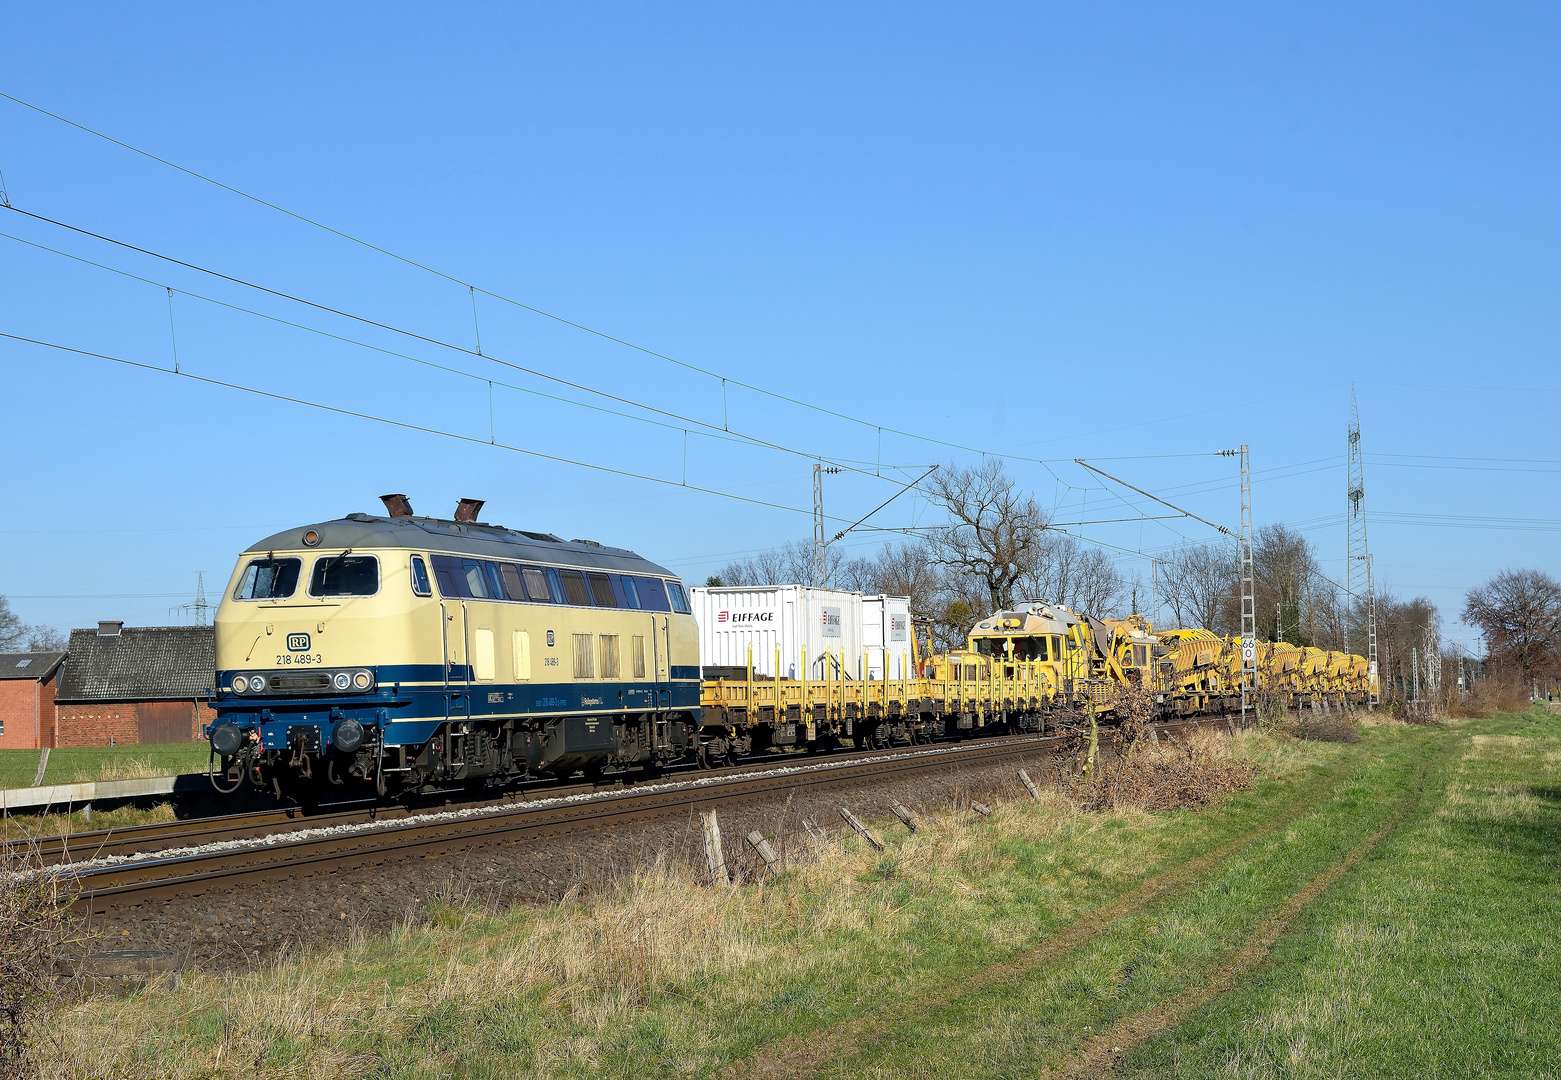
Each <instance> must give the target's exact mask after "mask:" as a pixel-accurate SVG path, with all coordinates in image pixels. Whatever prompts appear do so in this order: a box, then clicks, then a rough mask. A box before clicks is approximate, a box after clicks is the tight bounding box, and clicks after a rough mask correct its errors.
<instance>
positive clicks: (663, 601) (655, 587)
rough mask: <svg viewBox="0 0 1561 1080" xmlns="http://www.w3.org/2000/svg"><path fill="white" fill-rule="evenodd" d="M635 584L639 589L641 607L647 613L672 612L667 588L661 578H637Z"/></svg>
mask: <svg viewBox="0 0 1561 1080" xmlns="http://www.w3.org/2000/svg"><path fill="white" fill-rule="evenodd" d="M634 584H635V585H636V586H638V588H639V594H640V606H641V607H642V608H644V609H645V610H646V611H671V610H672V608H671V607H670V606H668V604H667V587H666V586H665V585H664V584H662V581H661V579H660V578H653V577H637V578H635V579H634Z"/></svg>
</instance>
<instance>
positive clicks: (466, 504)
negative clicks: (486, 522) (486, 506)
mask: <svg viewBox="0 0 1561 1080" xmlns="http://www.w3.org/2000/svg"><path fill="white" fill-rule="evenodd" d="M482 504H483V500H482V499H462V500H461V501H460V503H459V504H458V505H457V506H456V508H455V520H456V521H464V522H468V523H471V522H475V521H476V520H477V515H478V514H480V513H482Z"/></svg>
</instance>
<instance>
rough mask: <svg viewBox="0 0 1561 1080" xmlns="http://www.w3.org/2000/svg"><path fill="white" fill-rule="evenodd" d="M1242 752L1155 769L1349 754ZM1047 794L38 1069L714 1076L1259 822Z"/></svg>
mask: <svg viewBox="0 0 1561 1080" xmlns="http://www.w3.org/2000/svg"><path fill="white" fill-rule="evenodd" d="M1231 741H1232V740H1229V739H1227V738H1225V737H1224V736H1222V735H1214V734H1210V735H1208V736H1199V737H1198V739H1196V740H1193V741H1192V742H1190V743H1189V746H1188V747H1187V748H1182V747H1180V746H1179V747H1176V748H1172V747H1166V748H1165V755H1164V756H1165V760H1166V761H1168V762H1173V763H1174V762H1179V761H1180V760H1186V761H1190V762H1195V763H1197V767H1198V768H1199V769H1201V770H1203V772H1201V773H1200V774H1199V776H1200V779H1199V782H1198V791H1197V799H1199V800H1206V799H1207V798H1209V797H1212V795H1213V794H1215V793H1216V792H1215V791H1214V790H1213V789H1214V788H1215V787H1216V786H1217V784H1216V783H1214V782H1213V781H1210V780H1209V778H1208V771H1209V770H1210V769H1211V768H1212V769H1213V770H1214V771H1215V772H1220V773H1222V774H1229V775H1235V774H1236V773H1237V772H1242V771H1244V772H1245V773H1246V776H1247V779H1248V780H1250V776H1251V766H1250V765H1245V764H1244V763H1245V762H1246V761H1247V759H1248V758H1249V757H1252V756H1255V755H1261V756H1262V757H1263V760H1264V762H1265V771H1272V772H1274V773H1283V772H1285V771H1286V770H1287V768H1302V767H1308V766H1311V765H1315V764H1318V763H1321V762H1325V761H1334V760H1336V759H1337V756H1336V748H1333V747H1322V746H1311V747H1305V746H1302V745H1300V744H1296V743H1293V742H1286V741H1281V740H1274V739H1271V738H1269V737H1267V736H1263V735H1244V736H1242V737H1241V738H1239V739H1237V740H1234V742H1235V743H1237V744H1238V746H1239V750H1238V751H1237V752H1235V753H1233V752H1232V751H1231V749H1230V746H1229V744H1230V743H1231ZM1222 743H1223V744H1225V745H1224V746H1223V748H1222V747H1221V745H1220V744H1222ZM1176 755H1182V756H1181V758H1178V757H1177V756H1176ZM1143 756H1144V760H1145V761H1148V760H1149V758H1150V757H1151V754H1150V752H1149V751H1147V750H1146V751H1145V753H1144V755H1143ZM1154 756H1155V757H1156V758H1157V759H1158V757H1159V755H1154ZM1175 768H1181V766H1180V765H1179V764H1178V765H1175ZM1015 786H1016V787H1017V786H1018V785H1017V781H1016V782H1015ZM1184 786H1185V785H1184ZM1232 789H1233V788H1232ZM1119 794H1120V793H1119ZM1042 796H1043V797H1042V799H1040V800H1038V801H1037V800H1032V799H1030V798H1029V796H1028V795H1021V796H1020V797H1019V798H1015V799H1012V800H1008V801H1004V800H999V799H996V798H995V797H993V798H991V801H992V813H991V814H990V815H989V816H982V815H979V814H977V813H975V812H974V811H972V810H971V809H969V808H968V806H964V805H954V806H950V805H948V803H947V802H945V803H944V804H943V805H942V806H919V807H913V809H914V810H916V812H917V818H918V829H917V831H916V832H914V833H909V832H907V830H906V829H905V828H904V827H903V826H900V825H899V824H898V823H897V822H895V821H893V820H890V821H888V822H884V821H878V822H870V823H869V824H870V825H872V827H873V828H874V830H875V831H876V832H877V833H878V835H879V836H880V837H881V838H882V839H884V840H885V841H886V843H887V850H884V851H881V852H880V851H874V850H871V849H870V848H868V847H867V846H866V845H865V844H864V843H862V842H860V840H859V839H858V838H856V837H855V836H854V835H844V836H843V835H841V834H840V833H838V832H835V833H831V834H829V835H826V836H823V837H822V838H819V837H814V836H812V835H810V834H807V833H805V832H804V833H803V834H801V835H794V836H792V837H790V838H789V842H788V843H787V844H786V845H785V846H784V851H785V855H786V859H787V868H786V870H785V872H784V873H783V874H782V875H780V876H779V877H777V878H774V879H771V880H767V881H762V882H758V883H756V884H752V885H745V886H742V887H724V886H722V887H714V888H712V887H710V886H708V885H705V884H704V883H703V881H702V879H703V877H704V873H703V870H702V868H700V869H695V868H691V867H689V866H687V865H684V864H682V863H680V862H677V861H674V860H670V859H660V860H653V861H651V863H650V865H648V866H647V867H646V868H645V869H643V870H642V871H641V872H639V873H637V874H635V875H633V876H632V877H628V878H626V879H625V880H623V881H622V882H620V884H619V885H618V887H617V888H615V889H613V890H610V891H609V892H607V893H604V894H601V895H597V896H593V897H590V898H588V899H584V900H582V899H578V898H566V899H565V900H564V901H563V902H561V903H558V904H554V905H548V906H541V907H527V908H515V909H511V910H508V911H503V912H497V911H493V910H489V909H485V908H482V907H480V906H471V905H470V904H469V903H467V902H465V900H464V899H463V897H462V896H461V895H460V893H459V891H458V890H452V891H451V894H450V896H449V897H448V900H447V902H446V903H444V904H442V905H440V906H439V907H438V908H437V909H436V910H435V911H434V912H433V913H432V917H431V918H430V919H429V920H427V921H424V922H419V923H418V924H416V925H403V926H401V927H399V928H397V929H396V930H395V931H394V932H393V933H392V934H391V935H390V936H389V937H388V938H386V939H380V940H361V939H359V940H353V939H351V938H350V937H347V936H346V935H345V934H344V941H343V944H342V945H341V946H340V947H338V948H336V949H332V950H328V951H323V952H320V953H313V954H307V955H303V956H299V957H295V958H292V959H289V960H286V961H284V962H282V963H278V964H274V965H269V966H266V967H264V968H262V969H260V970H256V971H252V972H245V973H232V974H225V975H217V974H201V973H195V974H192V975H187V976H186V977H185V979H184V981H183V983H182V985H180V986H178V987H173V986H157V987H153V988H151V989H148V990H147V991H144V992H142V993H140V994H137V995H135V996H133V997H131V998H129V999H126V1000H125V1001H122V1002H113V1003H105V1002H104V1001H102V1000H91V1001H85V1002H82V1003H79V1004H76V1005H73V1006H71V1007H70V1008H68V1009H66V1010H64V1011H62V1012H61V1013H60V1014H59V1015H58V1018H57V1020H56V1022H55V1032H56V1036H57V1037H56V1038H55V1039H53V1040H51V1041H50V1043H49V1046H48V1058H47V1060H46V1061H45V1062H44V1065H45V1075H48V1076H51V1077H62V1078H63V1077H98V1076H113V1077H121V1078H131V1077H159V1078H164V1077H166V1078H174V1080H177V1078H184V1077H205V1076H216V1075H229V1074H232V1073H244V1074H246V1075H254V1076H277V1077H279V1076H288V1077H328V1078H330V1080H340V1078H343V1077H348V1076H369V1075H372V1076H376V1077H383V1078H387V1080H389V1078H403V1077H404V1078H413V1077H434V1076H441V1077H443V1076H494V1077H498V1076H505V1077H510V1076H539V1077H541V1076H546V1077H558V1076H597V1075H612V1076H640V1075H649V1074H655V1075H662V1074H704V1073H709V1072H712V1071H717V1070H719V1069H720V1068H721V1067H723V1065H724V1064H725V1063H729V1062H730V1061H732V1060H733V1059H734V1057H740V1056H742V1055H743V1054H745V1053H747V1052H748V1051H749V1049H750V1048H751V1047H753V1046H755V1045H759V1044H761V1043H766V1042H768V1041H771V1040H773V1039H776V1038H780V1037H784V1036H786V1035H788V1034H790V1033H792V1032H795V1031H806V1030H816V1029H817V1028H818V1026H819V1025H820V1024H829V1023H835V1022H838V1021H839V1020H841V1019H843V1018H846V1017H849V1016H851V1015H854V1014H855V1013H856V1012H857V1011H859V1010H860V1008H861V1007H862V1003H863V1002H866V1001H876V1000H883V998H884V995H885V994H909V995H915V994H920V993H925V992H929V991H931V990H932V989H933V988H935V987H936V986H939V985H944V984H947V983H948V982H949V980H951V979H957V978H960V977H963V976H965V975H968V974H969V973H970V972H971V971H973V970H984V969H985V968H987V967H989V966H990V965H992V964H994V963H1000V962H1002V961H1003V960H1005V959H1008V958H1010V957H1012V956H1013V955H1015V954H1016V953H1021V952H1022V951H1023V950H1025V949H1026V948H1032V947H1034V945H1035V944H1036V943H1037V942H1039V941H1041V940H1043V939H1045V938H1046V937H1047V936H1048V935H1050V934H1054V933H1056V932H1057V931H1058V929H1059V928H1060V927H1063V926H1066V925H1069V924H1071V923H1072V922H1075V921H1077V920H1078V919H1080V918H1081V917H1083V916H1084V915H1085V914H1086V913H1088V912H1090V911H1092V910H1094V909H1095V908H1097V907H1098V906H1099V905H1100V904H1101V903H1103V902H1108V901H1109V900H1110V899H1111V898H1113V897H1115V896H1118V895H1120V894H1121V893H1122V892H1124V891H1125V890H1130V889H1131V888H1132V887H1133V886H1134V883H1136V882H1139V881H1141V880H1142V879H1143V878H1144V876H1145V875H1147V874H1153V873H1154V872H1156V869H1157V868H1158V867H1160V866H1162V865H1168V864H1167V863H1166V860H1173V861H1174V860H1185V859H1186V858H1187V857H1188V855H1189V853H1196V852H1198V851H1202V850H1206V848H1207V846H1208V843H1209V842H1210V841H1211V840H1217V841H1218V842H1226V841H1228V839H1229V837H1230V836H1232V835H1236V834H1237V833H1238V832H1241V831H1244V830H1245V829H1246V828H1247V826H1246V825H1237V824H1235V823H1233V822H1229V821H1223V820H1222V819H1221V818H1220V817H1219V816H1218V815H1214V814H1207V815H1196V816H1194V817H1188V816H1187V815H1162V814H1151V813H1148V812H1146V811H1145V810H1144V809H1142V808H1136V807H1133V806H1130V805H1128V804H1126V803H1125V802H1121V803H1114V804H1113V807H1114V808H1113V809H1112V810H1110V811H1109V812H1102V813H1089V812H1084V811H1082V810H1081V809H1080V805H1079V804H1078V803H1077V802H1076V801H1074V800H1073V799H1071V798H1068V797H1065V796H1064V795H1063V794H1061V793H1060V792H1057V791H1055V790H1043V792H1042ZM982 797H983V798H989V796H987V795H985V794H983V795H982ZM1175 799H1176V800H1182V801H1179V802H1178V805H1182V804H1190V803H1189V802H1187V800H1189V799H1191V796H1189V795H1185V794H1184V795H1177V796H1175ZM962 801H966V800H958V799H956V800H955V802H956V803H959V802H962ZM1155 801H1157V800H1156V799H1145V802H1155ZM1199 805H1202V802H1199ZM786 813H787V812H786V811H781V812H780V815H779V816H780V818H781V819H782V820H784V819H785V817H786ZM819 824H822V823H819ZM695 828H697V826H695ZM467 899H469V898H467Z"/></svg>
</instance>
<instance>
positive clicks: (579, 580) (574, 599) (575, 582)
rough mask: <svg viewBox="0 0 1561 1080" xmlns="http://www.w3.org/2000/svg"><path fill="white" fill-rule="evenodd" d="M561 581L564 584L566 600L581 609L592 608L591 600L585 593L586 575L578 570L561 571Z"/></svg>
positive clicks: (559, 574)
mask: <svg viewBox="0 0 1561 1080" xmlns="http://www.w3.org/2000/svg"><path fill="white" fill-rule="evenodd" d="M558 577H559V580H560V581H562V582H563V583H564V599H565V600H566V601H567V602H568V603H571V604H576V605H578V606H580V607H590V606H591V598H590V597H589V596H587V595H586V592H585V575H584V574H582V573H580V571H578V570H560V571H559V572H558Z"/></svg>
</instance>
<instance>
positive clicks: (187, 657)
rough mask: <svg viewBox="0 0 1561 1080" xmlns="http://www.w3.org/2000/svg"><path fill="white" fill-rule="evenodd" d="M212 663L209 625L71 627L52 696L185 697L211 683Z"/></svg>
mask: <svg viewBox="0 0 1561 1080" xmlns="http://www.w3.org/2000/svg"><path fill="white" fill-rule="evenodd" d="M216 665H217V653H216V644H215V638H214V636H213V632H212V628H211V627H209V626H127V627H125V628H124V629H122V630H120V631H119V633H118V634H116V635H113V636H109V637H105V636H102V635H100V633H99V632H98V631H97V630H72V631H71V632H70V660H69V662H67V663H66V665H65V674H64V675H62V676H61V677H60V685H59V689H58V690H57V691H56V693H55V695H54V700H56V701H59V702H77V701H80V702H85V701H180V700H189V699H192V698H197V697H200V696H201V695H202V694H204V693H205V692H206V691H207V690H208V689H209V688H210V687H211V686H212V684H213V682H214V680H215V671H216Z"/></svg>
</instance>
